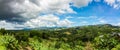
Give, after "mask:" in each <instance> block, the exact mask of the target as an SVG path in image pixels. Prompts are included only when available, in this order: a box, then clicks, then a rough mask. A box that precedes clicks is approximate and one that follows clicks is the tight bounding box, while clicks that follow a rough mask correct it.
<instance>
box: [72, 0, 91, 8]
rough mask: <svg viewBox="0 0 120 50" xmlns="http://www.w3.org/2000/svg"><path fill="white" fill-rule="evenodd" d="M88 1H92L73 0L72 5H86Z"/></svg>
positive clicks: (89, 0)
mask: <svg viewBox="0 0 120 50" xmlns="http://www.w3.org/2000/svg"><path fill="white" fill-rule="evenodd" d="M90 2H92V0H73V4H74V6H76V7H78V8H80V7H84V6H88V4H89V3H90Z"/></svg>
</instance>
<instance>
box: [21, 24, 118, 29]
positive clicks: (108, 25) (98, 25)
mask: <svg viewBox="0 0 120 50" xmlns="http://www.w3.org/2000/svg"><path fill="white" fill-rule="evenodd" d="M87 26H97V27H104V26H107V27H112V28H120V26H114V25H111V24H97V25H87ZM81 27H85V26H75V27H39V28H24V29H23V30H61V29H67V28H68V29H69V28H81Z"/></svg>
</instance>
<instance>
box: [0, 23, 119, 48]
mask: <svg viewBox="0 0 120 50" xmlns="http://www.w3.org/2000/svg"><path fill="white" fill-rule="evenodd" d="M119 34H120V27H118V26H112V25H109V24H105V25H90V26H81V27H71V28H66V29H63V28H62V29H55V30H53V29H52V30H5V29H4V28H2V29H0V50H120V35H119Z"/></svg>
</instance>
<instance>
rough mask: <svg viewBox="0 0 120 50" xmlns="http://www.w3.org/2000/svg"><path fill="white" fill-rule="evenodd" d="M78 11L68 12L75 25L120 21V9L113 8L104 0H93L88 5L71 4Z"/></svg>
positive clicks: (115, 22) (114, 23) (116, 22)
mask: <svg viewBox="0 0 120 50" xmlns="http://www.w3.org/2000/svg"><path fill="white" fill-rule="evenodd" d="M71 8H72V9H73V10H74V11H75V12H77V13H76V14H67V15H63V16H69V17H71V18H69V20H71V21H73V22H74V23H75V24H73V25H74V26H79V25H94V24H113V25H116V24H118V23H120V9H117V8H113V7H112V6H110V5H108V4H107V3H105V2H104V1H103V0H101V1H99V2H95V1H92V2H91V3H89V4H88V6H85V7H81V8H77V7H74V6H71Z"/></svg>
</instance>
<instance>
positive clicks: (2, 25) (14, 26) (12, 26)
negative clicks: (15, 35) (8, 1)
mask: <svg viewBox="0 0 120 50" xmlns="http://www.w3.org/2000/svg"><path fill="white" fill-rule="evenodd" d="M0 28H5V29H8V30H11V29H12V30H20V29H23V28H24V25H19V24H17V23H9V22H6V21H5V20H3V21H0Z"/></svg>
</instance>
